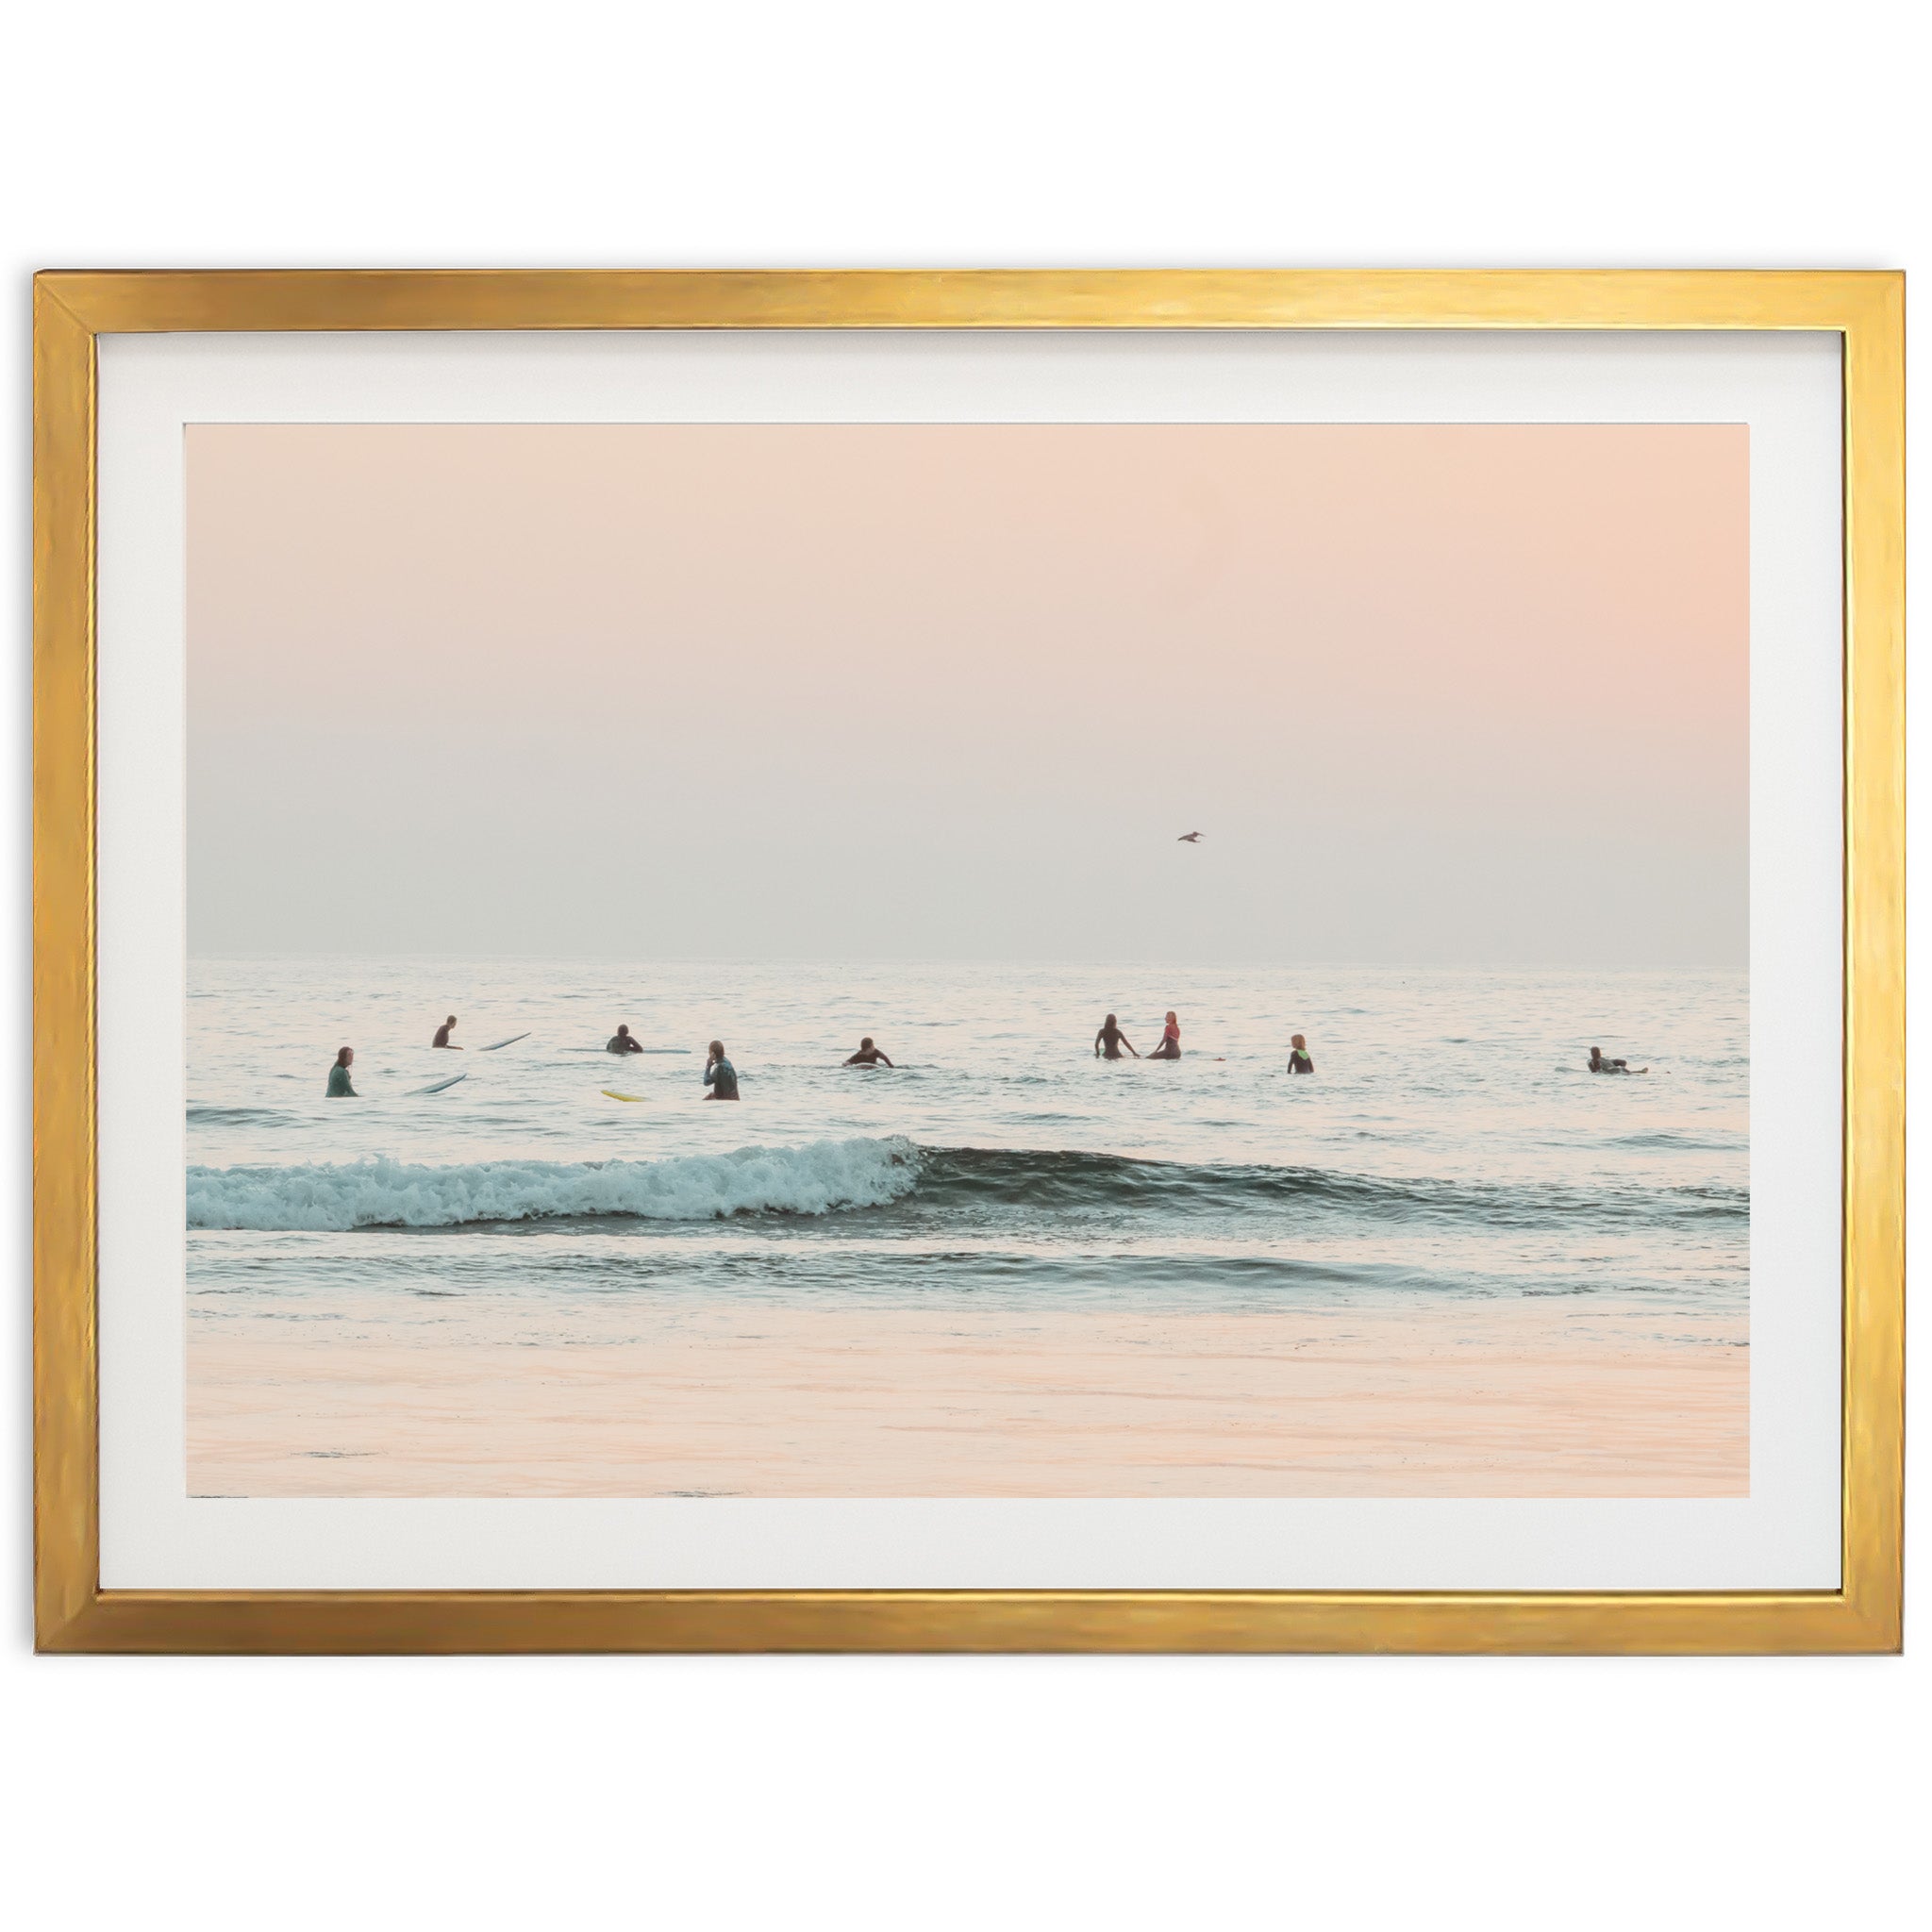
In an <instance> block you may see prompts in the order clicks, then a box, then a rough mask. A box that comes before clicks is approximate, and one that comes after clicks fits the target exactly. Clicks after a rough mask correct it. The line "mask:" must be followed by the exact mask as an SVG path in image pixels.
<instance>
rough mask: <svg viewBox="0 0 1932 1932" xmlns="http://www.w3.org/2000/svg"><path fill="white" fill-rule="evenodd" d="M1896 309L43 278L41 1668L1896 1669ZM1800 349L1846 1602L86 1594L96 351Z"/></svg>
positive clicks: (1892, 288)
mask: <svg viewBox="0 0 1932 1932" xmlns="http://www.w3.org/2000/svg"><path fill="white" fill-rule="evenodd" d="M1904 303H1905V290H1904V277H1903V276H1902V275H1898V274H1896V273H1892V272H1889V271H1875V272H1874V271H1791V270H1778V271H1764V272H1757V271H1674V270H1672V271H1649V270H1604V271H1588V272H1582V271H1566V270H1548V271H1543V270H1534V271H1475V270H1455V271H1371V272H1357V271H1342V270H1338V271H1322V270H1236V271H1212V270H1093V271H1041V270H1024V271H1000V270H970V271H959V272H942V271H935V272H927V271H875V270H852V271H828V272H815V271H808V272H797V273H788V272H778V273H762V272H724V273H718V272H710V271H638V272H629V271H602V270H584V271H577V270H544V271H503V270H425V271H415V270H408V271H389V270H347V271H336V270H267V271H252V270H251V271H178V272H177V271H102V272H95V271H49V272H46V273H43V274H42V275H38V276H36V277H35V283H34V645H33V648H34V700H33V721H34V724H33V730H34V779H33V791H34V834H33V840H34V846H33V850H34V861H33V863H34V887H33V898H34V967H33V986H34V1021H33V1028H34V1073H33V1118H34V1553H35V1627H36V1641H37V1645H38V1647H39V1648H40V1649H42V1650H45V1651H120V1652H204V1653H206V1652H257V1653H260V1652H277V1653H298V1652H311V1653H313V1652H355V1653H376V1652H424V1653H428V1652H443V1653H447V1652H458V1651H465V1652H542V1651H552V1652H554V1651H619V1650H661V1651H761V1650H763V1651H799V1650H877V1651H938V1650H948V1651H1019V1650H1027V1651H1118V1652H1130V1651H1227V1652H1264V1651H1285V1650H1302V1651H1324V1652H1367V1651H1383V1652H1433V1653H1619V1652H1623V1653H1650V1654H1690V1653H1699V1654H1715V1653H1740V1652H1751V1653H1774V1652H1888V1651H1895V1650H1897V1649H1898V1647H1899V1644H1900V1641H1901V1636H1902V1629H1903V1601H1902V1586H1903V1527H1904V1374H1905V1368H1904V1340H1905V1309H1904V1288H1905V1247H1904V1205H1905V1194H1904V1189H1905V1161H1904V1146H1905V1094H1904V1084H1903V1083H1904V1041H1905V985H1904V965H1905V958H1904V952H1905V926H1904V890H1905V860H1904V835H1905V799H1904V773H1905V767H1904V751H1905V739H1904V734H1905V705H1904V686H1905V366H1904V363H1905V308H1904ZM747 327H749V328H759V327H767V328H822V329H835V328H1044V329H1067V328H1071V329H1086V328H1092V329H1121V328H1176V327H1179V328H1282V327H1291V328H1414V329H1443V328H1452V329H1454V328H1538V329H1550V328H1556V329H1570V330H1576V329H1660V328H1668V329H1685V328H1689V329H1815V330H1823V331H1828V332H1832V333H1837V334H1839V335H1840V337H1841V338H1842V341H1843V368H1844V425H1843V426H1844V475H1843V491H1844V498H1843V501H1844V570H1845V628H1844V649H1845V681H1844V691H1845V725H1844V755H1845V781H1844V808H1845V822H1844V856H1845V880H1844V948H1845V952H1844V958H1845V1001H1844V1050H1845V1058H1844V1114H1843V1149H1844V1217H1843V1228H1842V1253H1843V1263H1844V1268H1843V1336H1844V1363H1843V1428H1842V1437H1841V1456H1842V1464H1841V1472H1840V1479H1841V1486H1842V1488H1841V1504H1842V1540H1841V1549H1842V1560H1843V1572H1842V1579H1841V1587H1840V1589H1839V1590H1837V1591H1800V1592H1791V1591H1729V1592H1726V1591H1711V1592H1696V1591H1692V1592H1614V1593H1607V1592H1474V1593H1451V1592H1437V1591H1370V1592H1359V1591H1284V1592H1265V1591H1264V1592H1254V1591H1154V1592H1148V1591H722V1592H721V1591H188V1592H184V1591H102V1590H101V1588H100V1584H99V1466H98V1425H99V1383H98V1364H97V1352H96V1351H97V1336H96V1326H95V1294H96V1279H97V1275H96V1271H97V1253H96V1242H95V1227H96V1220H95V1217H96V1199H97V1197H96V1170H95V1158H94V1118H95V1114H94V1068H95V1061H94V1032H93V959H94V951H93V948H94V931H95V906H94V873H93V851H94V845H93V835H94V816H93V814H94V738H93V722H94V602H93V594H94V546H95V506H96V493H95V492H96V479H95V471H94V446H95V426H96V425H95V418H96V408H97V401H96V358H95V339H96V337H98V336H100V335H103V334H115V333H153V332H161V331H173V330H294V331H318V330H361V329H425V330H474V329H491V328H503V329H533V328H538V329H584V328H591V329H602V328H747Z"/></svg>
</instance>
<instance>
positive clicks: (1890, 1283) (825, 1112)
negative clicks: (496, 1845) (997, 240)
mask: <svg viewBox="0 0 1932 1932" xmlns="http://www.w3.org/2000/svg"><path fill="white" fill-rule="evenodd" d="M1903 302H1904V291H1903V282H1902V279H1901V278H1900V277H1898V276H1896V275H1884V274H1839V273H1830V274H1824V273H1821V274H1802V273H1801V274H1761V275H1760V274H1635V273H1631V274H1625V273H1614V274H1573V273H1548V274H1477V273H1466V274H1465V273H1447V274H1436V273H1431V274H1406V273H1384V274H1354V273H1346V274H1341V273H1336V274H1325V273H1324V274H1317V273H1286V272H1284V273H1274V272H1267V273H1241V274H1216V273H1195V272H1177V273H1139V272H1133V273H1091V274H1089V273H1066V274H1061V273H1026V274H994V273H974V274H958V275H954V274H895V273H888V274H873V273H862V274H825V275H818V274H775V275H759V274H742V275H714V274H669V273H653V274H635V275H633V274H601V273H597V274H578V273H554V274H550V273H545V274H523V273H497V272H477V273H464V274H450V273H421V274H416V273H407V274H391V273H374V272H372V273H351V274H336V273H308V272H303V273H263V274H251V273H240V274H235V273H219V274H216V273H192V274H191V273H182V274H173V273H162V274H134V273H126V274H123V273H99V274H95V273H65V272H62V273H49V274H46V275H42V276H40V277H39V278H38V280H37V282H36V286H35V406H34V413H35V453H34V465H35V517H36V525H35V537H34V541H35V587H36V595H35V777H34V805H35V832H34V861H35V888H34V890H35V966H34V971H35V990H36V1008H35V1020H34V1028H35V1073H34V1110H35V1116H34V1117H35V1148H36V1173H35V1197H36V1207H35V1215H36V1225H35V1240H36V1253H35V1395H36V1409H35V1418H36V1419H35V1448H36V1539H37V1550H36V1557H37V1591H38V1603H37V1609H38V1633H39V1641H40V1643H41V1645H42V1647H43V1648H46V1649H53V1650H143V1651H157V1650H158V1651H292V1650H307V1651H381V1650H397V1651H425V1650H441V1651H453V1650H474V1651H541V1650H627V1649H635V1650H652V1649H663V1650H671V1649H678V1650H760V1649H765V1650H799V1649H828V1650H831V1649H853V1650H866V1649H874V1650H1023V1649H1025V1650H1083V1649H1085V1650H1255V1651H1264V1650H1361V1651H1368V1650H1378V1651H1390V1650H1410V1651H1471V1652H1486V1651H1487V1652H1502V1651H1624V1652H1641V1651H1651V1652H1662V1651H1679V1652H1690V1651H1707V1652H1708V1651H1772V1652H1776V1651H1789V1652H1796V1651H1883V1650H1888V1649H1894V1648H1896V1647H1897V1644H1898V1641H1899V1632H1900V1625H1901V1603H1900V1579H1901V1549H1900V1534H1901V1488H1902V1433H1903V1393H1904V1390H1903V1375H1904V1370H1903V1353H1902V1344H1903V1287H1904V1276H1903V1183H1904V1163H1903V1146H1904V1107H1903V1063H1902V1055H1903V1041H1904V993H1903V976H1902V974H1903V933H1904V927H1903V891H1904V869H1903V831H1904V808H1903V785H1902V753H1903V732H1904V709H1903V680H1904V663H1905V651H1904V585H1903V574H1904V563H1903V558H1904V543H1903V536H1904V508H1903V506H1904V426H1903V395H1904V375H1903V353H1904V351H1903V343H1904V331H1903Z"/></svg>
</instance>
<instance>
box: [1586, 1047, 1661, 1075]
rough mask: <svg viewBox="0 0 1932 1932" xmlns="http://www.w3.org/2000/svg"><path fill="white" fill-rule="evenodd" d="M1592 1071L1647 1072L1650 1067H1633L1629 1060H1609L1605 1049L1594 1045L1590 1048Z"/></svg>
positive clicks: (1607, 1072)
mask: <svg viewBox="0 0 1932 1932" xmlns="http://www.w3.org/2000/svg"><path fill="white" fill-rule="evenodd" d="M1590 1071H1591V1073H1592V1074H1647V1073H1649V1072H1650V1069H1649V1068H1648V1067H1633V1066H1632V1065H1631V1064H1630V1062H1629V1061H1628V1060H1607V1059H1605V1058H1604V1050H1603V1048H1602V1047H1600V1046H1593V1047H1591V1050H1590Z"/></svg>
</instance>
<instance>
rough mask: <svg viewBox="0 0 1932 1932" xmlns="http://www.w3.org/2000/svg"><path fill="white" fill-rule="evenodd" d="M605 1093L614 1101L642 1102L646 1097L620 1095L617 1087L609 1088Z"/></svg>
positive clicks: (628, 1094) (637, 1094)
mask: <svg viewBox="0 0 1932 1932" xmlns="http://www.w3.org/2000/svg"><path fill="white" fill-rule="evenodd" d="M604 1091H605V1092H606V1093H608V1095H609V1096H610V1098H611V1099H612V1100H641V1099H642V1098H643V1097H644V1096H643V1095H642V1094H641V1093H620V1092H619V1091H617V1089H616V1088H615V1087H607V1088H605V1089H604Z"/></svg>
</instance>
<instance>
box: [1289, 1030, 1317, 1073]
mask: <svg viewBox="0 0 1932 1932" xmlns="http://www.w3.org/2000/svg"><path fill="white" fill-rule="evenodd" d="M1288 1071H1289V1072H1290V1073H1291V1074H1312V1073H1313V1072H1314V1071H1315V1063H1314V1061H1313V1060H1311V1059H1310V1058H1308V1041H1307V1035H1306V1034H1301V1033H1297V1034H1296V1035H1295V1036H1294V1038H1293V1039H1291V1041H1289V1042H1288Z"/></svg>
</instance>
